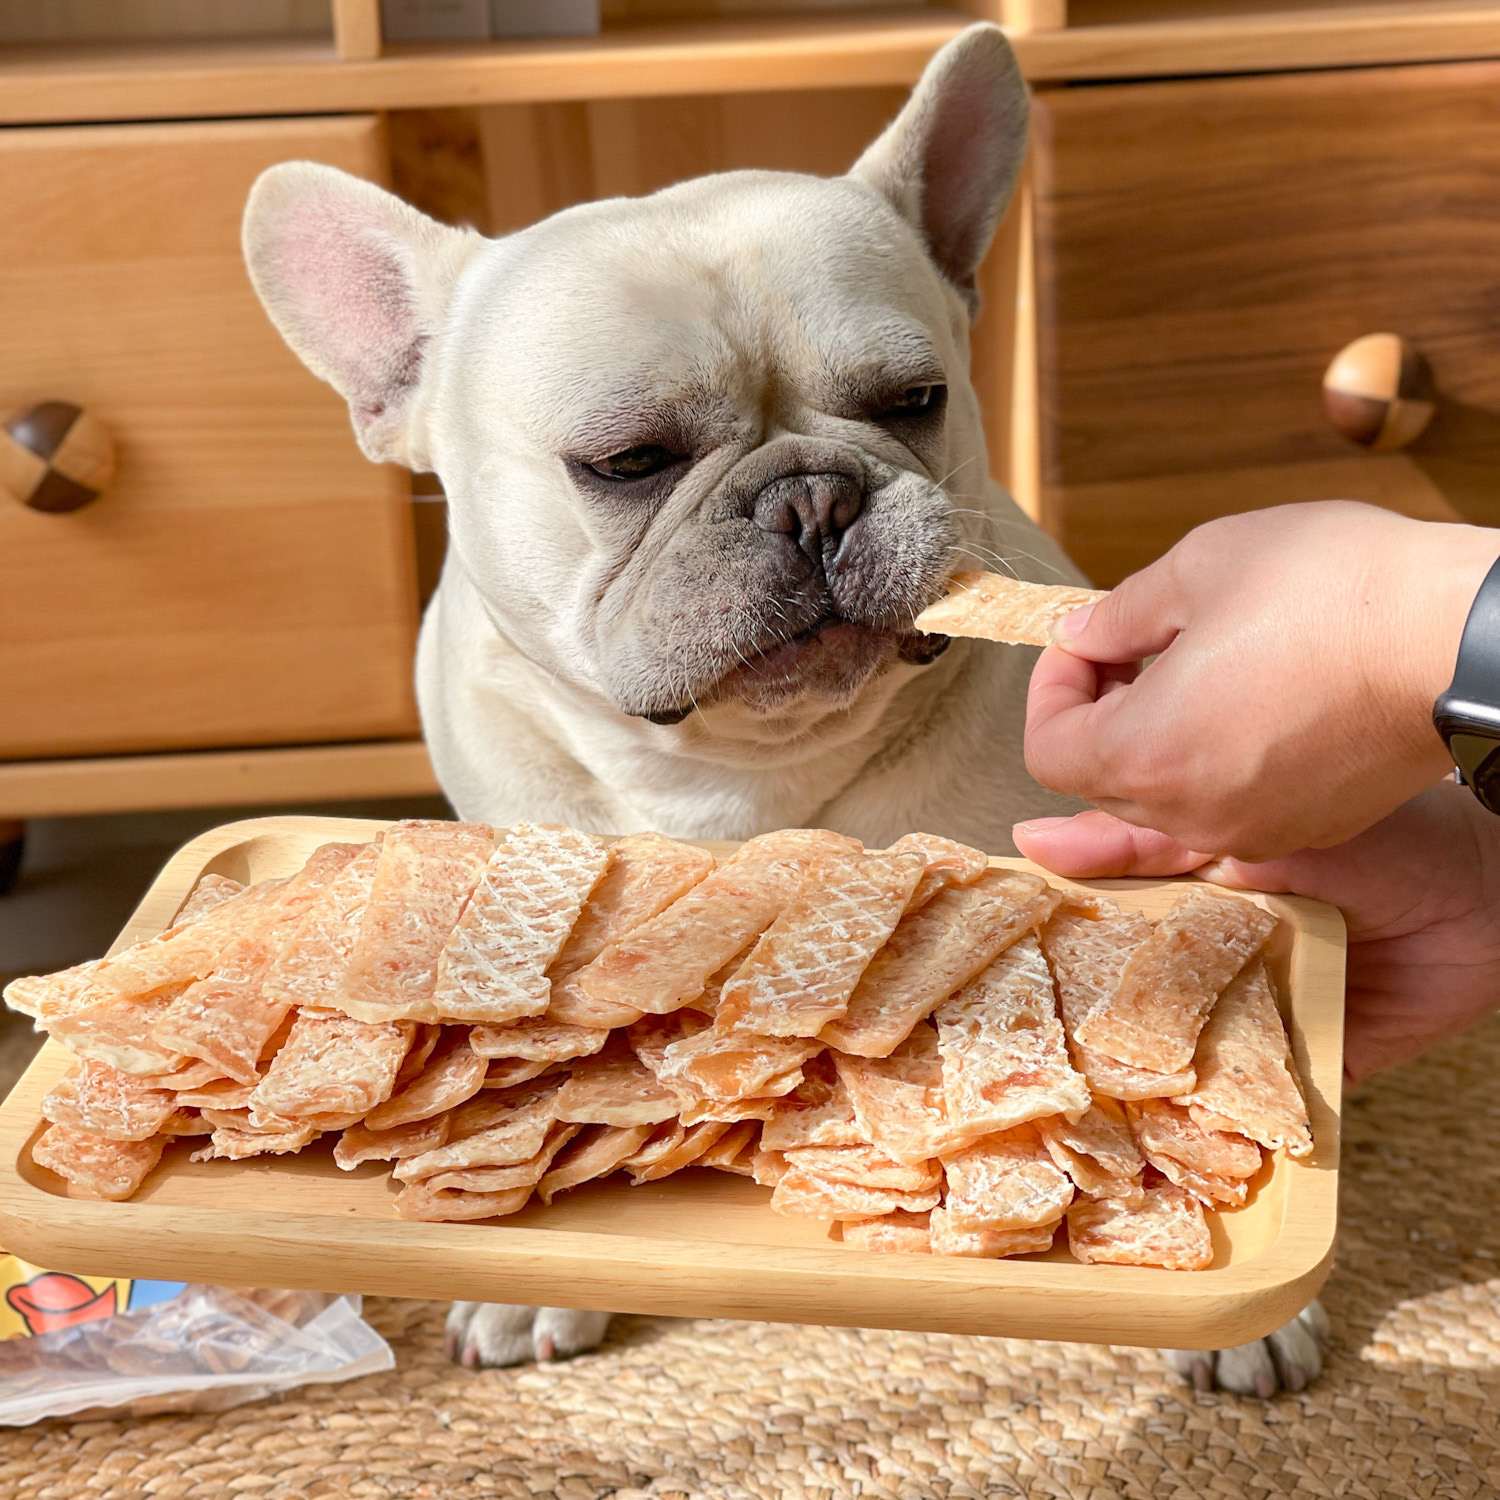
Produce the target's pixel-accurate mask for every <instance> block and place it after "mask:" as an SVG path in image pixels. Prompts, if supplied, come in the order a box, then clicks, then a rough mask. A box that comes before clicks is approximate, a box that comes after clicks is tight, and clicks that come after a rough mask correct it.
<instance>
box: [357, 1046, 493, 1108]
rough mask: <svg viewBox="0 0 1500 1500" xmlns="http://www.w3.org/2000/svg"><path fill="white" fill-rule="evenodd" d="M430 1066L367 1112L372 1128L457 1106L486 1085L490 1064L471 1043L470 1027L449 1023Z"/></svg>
mask: <svg viewBox="0 0 1500 1500" xmlns="http://www.w3.org/2000/svg"><path fill="white" fill-rule="evenodd" d="M444 1031H445V1034H444V1036H443V1039H442V1041H441V1042H439V1043H438V1046H437V1049H436V1050H435V1051H434V1052H433V1053H432V1055H431V1057H430V1058H429V1059H428V1062H427V1066H426V1067H425V1068H423V1070H422V1071H421V1072H420V1073H419V1074H418V1075H417V1076H416V1077H415V1078H413V1079H412V1080H411V1081H410V1082H409V1083H408V1084H407V1085H406V1087H405V1088H403V1089H401V1090H400V1091H399V1092H397V1093H393V1094H392V1095H391V1096H390V1098H389V1099H386V1100H385V1101H384V1102H383V1103H380V1104H377V1105H376V1106H375V1107H374V1108H373V1109H371V1110H369V1111H367V1112H366V1114H365V1124H366V1125H367V1126H368V1127H369V1128H370V1129H371V1130H390V1129H392V1128H393V1127H394V1126H397V1125H408V1124H410V1123H411V1122H412V1121H413V1120H428V1119H431V1118H432V1117H433V1116H434V1115H440V1114H444V1113H445V1112H446V1111H448V1110H450V1109H456V1108H457V1107H458V1106H459V1105H460V1104H462V1103H463V1102H464V1100H465V1099H472V1098H473V1097H474V1095H475V1094H477V1093H478V1092H479V1091H480V1089H482V1088H483V1087H484V1077H485V1073H486V1071H487V1070H488V1068H489V1063H488V1062H487V1061H486V1059H484V1058H482V1057H480V1056H479V1055H478V1054H477V1053H476V1052H475V1051H474V1049H473V1048H472V1047H471V1046H470V1045H469V1035H468V1030H467V1028H466V1027H463V1026H449V1027H445V1028H444Z"/></svg>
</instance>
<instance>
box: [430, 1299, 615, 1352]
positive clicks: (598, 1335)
mask: <svg viewBox="0 0 1500 1500" xmlns="http://www.w3.org/2000/svg"><path fill="white" fill-rule="evenodd" d="M612 1316H613V1314H612V1313H607V1312H576V1311H574V1310H573V1309H571V1308H567V1307H513V1306H512V1305H511V1304H510V1303H508V1302H455V1303H454V1304H453V1306H452V1307H450V1308H449V1309H448V1323H447V1327H446V1328H445V1329H444V1332H443V1352H444V1353H445V1354H446V1355H447V1356H448V1358H449V1359H451V1360H455V1361H456V1362H457V1363H459V1364H461V1365H467V1366H468V1367H469V1368H470V1369H476V1368H479V1367H488V1366H494V1365H519V1364H525V1363H526V1361H527V1360H533V1359H536V1360H547V1359H566V1358H568V1356H569V1355H572V1354H587V1353H588V1352H589V1350H590V1349H597V1348H598V1347H599V1344H600V1342H601V1340H602V1339H603V1338H604V1334H605V1331H606V1330H607V1329H608V1328H609V1320H610V1318H611V1317H612Z"/></svg>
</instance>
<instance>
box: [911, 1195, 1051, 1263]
mask: <svg viewBox="0 0 1500 1500" xmlns="http://www.w3.org/2000/svg"><path fill="white" fill-rule="evenodd" d="M1061 1223H1062V1219H1061V1218H1056V1219H1053V1220H1052V1222H1051V1223H1049V1224H1037V1225H1035V1226H1033V1227H1029V1228H1026V1229H960V1228H959V1227H958V1225H957V1224H956V1223H955V1222H954V1219H953V1215H952V1214H950V1213H949V1212H948V1211H947V1210H946V1209H942V1208H935V1209H933V1211H932V1217H931V1219H930V1220H929V1222H928V1235H929V1239H930V1243H931V1246H932V1253H933V1254H934V1255H964V1256H968V1257H970V1258H972V1259H976V1260H999V1259H1001V1258H1002V1257H1004V1256H1007V1255H1038V1254H1040V1253H1041V1252H1043V1251H1046V1250H1050V1249H1051V1248H1052V1241H1053V1238H1054V1237H1055V1236H1056V1234H1057V1227H1058V1225H1059V1224H1061Z"/></svg>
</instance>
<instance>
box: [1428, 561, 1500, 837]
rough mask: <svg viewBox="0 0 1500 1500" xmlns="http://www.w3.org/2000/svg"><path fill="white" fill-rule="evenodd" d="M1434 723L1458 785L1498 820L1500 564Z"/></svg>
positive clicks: (1477, 607) (1469, 624)
mask: <svg viewBox="0 0 1500 1500" xmlns="http://www.w3.org/2000/svg"><path fill="white" fill-rule="evenodd" d="M1432 722H1433V723H1434V724H1435V725H1436V726H1437V732H1438V733H1439V734H1440V735H1442V737H1443V738H1444V739H1445V740H1446V741H1447V743H1448V753H1449V754H1450V755H1451V756H1452V757H1453V763H1454V765H1455V766H1456V767H1457V768H1458V779H1459V781H1460V782H1461V783H1462V784H1463V785H1464V786H1467V787H1468V788H1469V790H1470V791H1472V792H1473V793H1474V795H1475V796H1476V797H1478V798H1479V800H1480V802H1481V804H1483V806H1485V807H1486V808H1488V809H1489V811H1490V812H1492V813H1497V814H1500V562H1497V563H1496V564H1495V565H1494V567H1492V568H1491V569H1490V570H1489V572H1488V573H1486V574H1485V575H1484V582H1483V583H1481V584H1480V585H1479V592H1478V593H1477V594H1476V595H1475V596H1474V603H1473V604H1472V605H1471V606H1470V608H1469V618H1468V620H1467V621H1466V622H1465V624H1464V634H1463V639H1462V640H1461V641H1460V642H1459V643H1458V665H1457V666H1456V667H1454V669H1453V681H1452V683H1451V684H1449V687H1448V691H1447V692H1446V693H1443V694H1442V695H1441V696H1440V697H1439V698H1438V700H1437V702H1436V703H1434V704H1433V706H1432Z"/></svg>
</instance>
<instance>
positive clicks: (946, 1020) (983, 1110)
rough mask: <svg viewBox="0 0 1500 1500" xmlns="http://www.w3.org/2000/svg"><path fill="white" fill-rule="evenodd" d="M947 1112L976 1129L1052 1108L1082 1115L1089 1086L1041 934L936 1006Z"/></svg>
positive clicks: (1005, 1126) (1021, 1120) (1004, 1125)
mask: <svg viewBox="0 0 1500 1500" xmlns="http://www.w3.org/2000/svg"><path fill="white" fill-rule="evenodd" d="M932 1019H933V1020H934V1022H936V1024H937V1034H938V1051H939V1052H940V1053H941V1054H942V1059H943V1094H944V1097H945V1098H946V1100H947V1105H948V1118H949V1119H950V1120H951V1121H952V1122H953V1123H954V1124H955V1125H957V1126H959V1127H961V1128H964V1129H968V1130H972V1131H973V1132H974V1134H975V1135H990V1134H992V1133H993V1132H995V1131H997V1130H1009V1129H1010V1128H1011V1127H1012V1126H1014V1125H1023V1124H1025V1123H1026V1121H1028V1120H1038V1119H1042V1118H1044V1117H1046V1116H1048V1115H1057V1114H1061V1115H1068V1116H1071V1117H1072V1118H1074V1119H1077V1118H1078V1116H1079V1115H1081V1114H1083V1113H1084V1111H1085V1110H1087V1109H1088V1107H1089V1103H1090V1095H1089V1086H1088V1084H1087V1083H1086V1082H1085V1081H1084V1079H1083V1075H1082V1074H1080V1073H1076V1072H1075V1071H1074V1070H1073V1065H1072V1063H1071V1062H1070V1061H1069V1060H1068V1044H1067V1039H1066V1038H1065V1037H1064V1035H1063V1028H1062V1022H1061V1021H1060V1020H1059V1019H1058V1014H1057V1000H1056V997H1055V995H1054V994H1053V989H1052V972H1051V970H1050V969H1048V967H1047V960H1046V959H1045V958H1044V957H1043V956H1042V950H1041V947H1040V945H1039V944H1038V943H1037V940H1036V938H1035V937H1034V936H1033V935H1031V934H1030V933H1028V934H1027V935H1026V936H1025V937H1023V938H1018V939H1017V940H1016V941H1015V942H1014V943H1012V944H1011V945H1010V947H1008V948H1007V949H1006V950H1005V951H1004V952H1003V953H1002V954H1001V955H1000V956H999V957H998V958H997V959H996V960H995V961H994V962H993V963H992V964H990V966H989V967H988V968H987V969H985V970H984V972H983V973H981V974H979V975H978V976H977V977H976V978H974V979H972V980H970V981H969V983H968V984H966V985H965V986H964V987H963V989H961V990H960V991H959V992H958V993H957V994H956V995H953V996H950V997H949V998H948V999H947V1000H945V1001H943V1003H942V1004H941V1005H940V1006H938V1008H937V1009H936V1010H935V1011H934V1012H933V1016H932Z"/></svg>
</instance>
